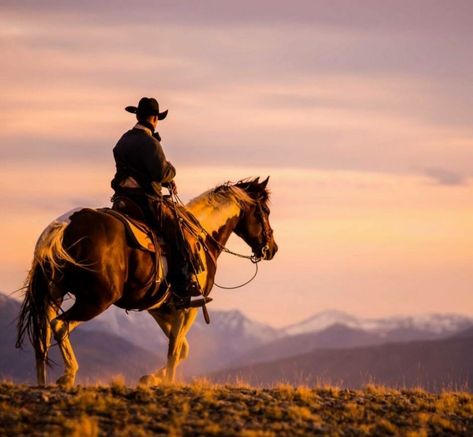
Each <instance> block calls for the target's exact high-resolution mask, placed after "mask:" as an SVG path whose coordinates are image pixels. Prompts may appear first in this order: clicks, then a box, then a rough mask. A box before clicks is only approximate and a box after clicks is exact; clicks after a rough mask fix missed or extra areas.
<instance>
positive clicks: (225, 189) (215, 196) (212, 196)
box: [187, 182, 255, 209]
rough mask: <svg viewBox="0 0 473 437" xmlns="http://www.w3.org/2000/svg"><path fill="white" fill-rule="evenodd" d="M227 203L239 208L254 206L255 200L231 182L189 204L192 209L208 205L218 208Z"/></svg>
mask: <svg viewBox="0 0 473 437" xmlns="http://www.w3.org/2000/svg"><path fill="white" fill-rule="evenodd" d="M227 202H235V203H236V204H237V205H238V206H240V207H243V206H245V205H253V204H254V203H255V200H254V199H253V198H252V197H251V196H250V195H249V194H248V193H247V192H246V191H245V190H244V189H243V188H240V187H237V186H236V185H235V184H233V183H231V182H227V183H225V184H222V185H219V186H217V187H215V188H213V189H211V190H208V191H206V192H204V193H202V194H200V195H199V196H197V197H195V198H194V199H192V200H191V201H189V203H188V204H187V207H188V208H190V209H192V208H193V207H195V206H197V205H200V206H201V205H203V204H207V205H208V206H212V207H216V206H219V205H221V204H222V203H223V204H225V203H227Z"/></svg>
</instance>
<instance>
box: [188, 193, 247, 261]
mask: <svg viewBox="0 0 473 437" xmlns="http://www.w3.org/2000/svg"><path fill="white" fill-rule="evenodd" d="M188 207H189V209H190V211H191V212H192V213H193V214H194V215H195V216H196V217H197V219H198V220H199V222H200V224H201V225H202V227H203V228H204V229H205V230H206V232H207V233H208V234H209V235H211V236H212V239H214V240H216V241H218V243H219V244H220V245H221V246H224V245H225V244H226V242H227V240H228V239H229V237H230V235H231V234H232V232H233V231H234V229H235V227H236V225H237V223H238V219H239V217H240V212H241V207H240V206H239V205H238V204H237V202H235V201H232V200H228V201H227V202H222V203H221V204H215V205H212V204H209V203H207V202H201V203H199V202H197V203H191V204H190V205H188ZM220 252H221V248H219V247H217V248H216V250H215V255H219V254H220Z"/></svg>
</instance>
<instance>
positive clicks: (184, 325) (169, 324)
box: [140, 308, 198, 385]
mask: <svg viewBox="0 0 473 437" xmlns="http://www.w3.org/2000/svg"><path fill="white" fill-rule="evenodd" d="M149 313H150V314H151V316H153V318H154V319H155V320H156V322H157V323H158V325H159V326H160V327H161V329H162V330H163V332H164V334H165V335H166V337H167V338H168V339H169V348H168V361H167V363H166V365H165V366H164V367H162V368H161V369H159V370H158V371H157V372H155V373H153V374H152V375H145V376H143V377H142V378H140V384H145V385H155V384H157V383H159V382H160V381H162V380H163V378H165V379H166V380H167V381H173V380H174V377H175V374H176V367H177V365H178V364H179V362H180V361H182V360H184V359H186V358H187V357H188V356H189V343H188V341H187V339H186V335H187V333H188V332H189V329H190V327H191V326H192V324H193V323H194V320H195V318H196V316H197V313H198V309H195V308H192V309H189V310H181V311H172V312H162V310H160V309H156V310H151V311H149Z"/></svg>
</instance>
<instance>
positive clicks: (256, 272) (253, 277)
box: [214, 263, 258, 290]
mask: <svg viewBox="0 0 473 437" xmlns="http://www.w3.org/2000/svg"><path fill="white" fill-rule="evenodd" d="M254 265H255V273H254V274H253V276H252V277H251V278H250V279H248V281H246V282H244V283H243V284H240V285H235V286H234V287H225V286H224V285H218V284H217V283H216V282H214V285H215V286H216V287H217V288H221V289H223V290H235V289H237V288H241V287H244V286H245V285H248V284H249V283H250V282H251V281H252V280H253V279H255V278H256V275H257V274H258V263H254Z"/></svg>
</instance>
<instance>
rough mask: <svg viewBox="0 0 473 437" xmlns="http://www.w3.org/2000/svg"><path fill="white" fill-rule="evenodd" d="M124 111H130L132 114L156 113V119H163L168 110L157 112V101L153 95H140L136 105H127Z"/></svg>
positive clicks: (145, 114)
mask: <svg viewBox="0 0 473 437" xmlns="http://www.w3.org/2000/svg"><path fill="white" fill-rule="evenodd" d="M125 111H128V112H131V113H132V114H139V115H143V116H145V117H146V116H147V115H157V116H158V120H164V119H165V118H166V116H167V115H168V110H167V109H166V110H165V111H163V112H159V103H158V101H157V100H156V99H154V98H153V97H142V98H141V99H140V102H139V103H138V106H127V107H126V108H125Z"/></svg>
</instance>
